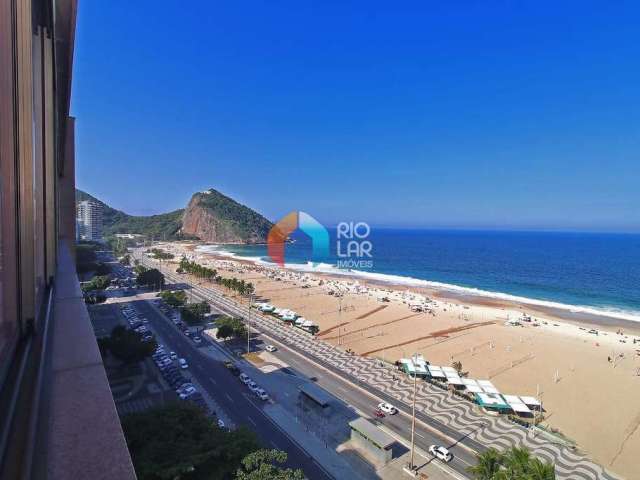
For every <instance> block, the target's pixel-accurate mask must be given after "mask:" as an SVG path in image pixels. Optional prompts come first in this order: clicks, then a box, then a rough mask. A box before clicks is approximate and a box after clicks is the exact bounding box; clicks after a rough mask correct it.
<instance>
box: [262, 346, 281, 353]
mask: <svg viewBox="0 0 640 480" xmlns="http://www.w3.org/2000/svg"><path fill="white" fill-rule="evenodd" d="M264 349H265V350H266V351H267V352H275V351H276V350H278V349H277V348H276V347H274V346H273V345H267V346H266V347H264Z"/></svg>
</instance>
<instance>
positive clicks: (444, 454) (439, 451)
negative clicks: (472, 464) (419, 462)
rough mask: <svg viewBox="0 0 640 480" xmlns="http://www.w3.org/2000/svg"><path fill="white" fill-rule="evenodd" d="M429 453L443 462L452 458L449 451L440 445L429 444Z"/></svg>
mask: <svg viewBox="0 0 640 480" xmlns="http://www.w3.org/2000/svg"><path fill="white" fill-rule="evenodd" d="M429 453H430V454H431V455H433V456H434V457H436V458H437V459H438V460H442V461H443V462H450V461H451V459H453V455H452V454H451V452H450V451H449V450H447V449H446V448H445V447H441V446H440V445H431V446H430V447H429Z"/></svg>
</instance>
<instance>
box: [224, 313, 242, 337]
mask: <svg viewBox="0 0 640 480" xmlns="http://www.w3.org/2000/svg"><path fill="white" fill-rule="evenodd" d="M216 325H217V326H218V331H217V333H216V337H217V338H229V337H235V338H244V337H246V336H247V327H246V326H245V325H244V323H242V320H240V319H239V318H234V317H228V316H224V317H220V318H218V320H216Z"/></svg>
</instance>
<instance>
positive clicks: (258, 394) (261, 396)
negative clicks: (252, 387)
mask: <svg viewBox="0 0 640 480" xmlns="http://www.w3.org/2000/svg"><path fill="white" fill-rule="evenodd" d="M255 394H256V397H258V398H259V399H260V400H264V401H265V402H266V401H267V400H269V395H268V394H267V392H266V391H265V389H264V388H258V389H256V391H255Z"/></svg>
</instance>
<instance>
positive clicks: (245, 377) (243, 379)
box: [238, 373, 251, 385]
mask: <svg viewBox="0 0 640 480" xmlns="http://www.w3.org/2000/svg"><path fill="white" fill-rule="evenodd" d="M238 378H239V379H240V381H241V382H242V383H244V384H245V385H246V384H248V383H249V382H250V381H251V379H250V378H249V375H247V374H246V373H241V374H240V376H239V377H238Z"/></svg>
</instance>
